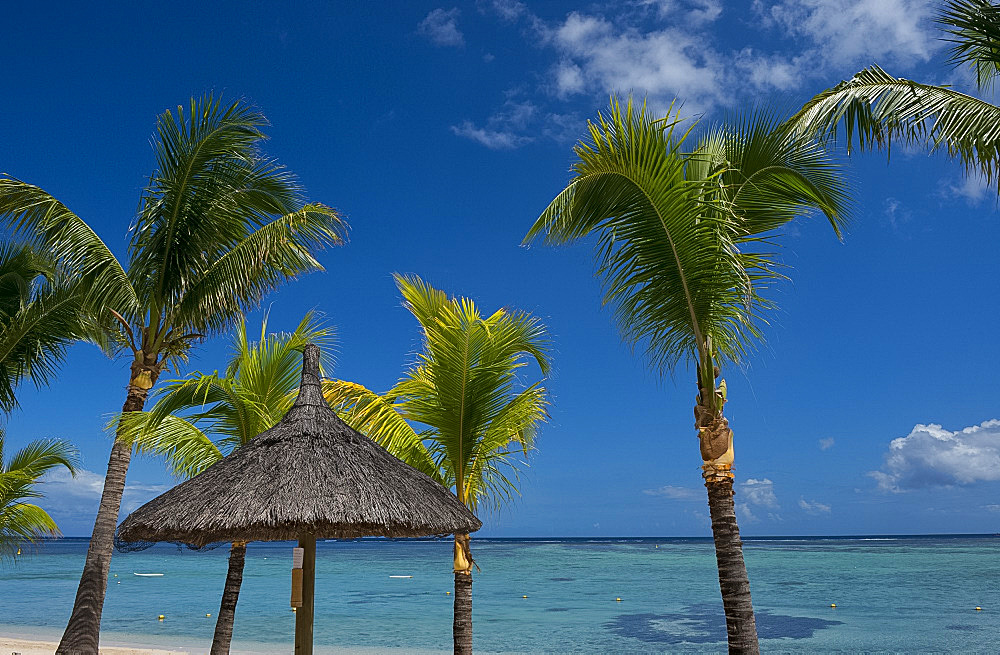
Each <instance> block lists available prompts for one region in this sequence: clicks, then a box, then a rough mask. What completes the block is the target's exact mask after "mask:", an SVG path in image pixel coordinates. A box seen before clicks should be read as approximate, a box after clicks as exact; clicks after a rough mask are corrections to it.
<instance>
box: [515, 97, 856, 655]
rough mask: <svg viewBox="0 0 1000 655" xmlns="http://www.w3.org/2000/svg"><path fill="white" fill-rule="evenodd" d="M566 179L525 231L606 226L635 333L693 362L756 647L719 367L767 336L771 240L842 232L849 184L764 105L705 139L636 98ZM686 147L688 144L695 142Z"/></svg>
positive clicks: (735, 590) (625, 324) (725, 526)
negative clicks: (821, 220)
mask: <svg viewBox="0 0 1000 655" xmlns="http://www.w3.org/2000/svg"><path fill="white" fill-rule="evenodd" d="M589 131H590V139H589V140H588V141H581V142H580V143H579V144H578V145H577V146H576V148H575V150H574V151H575V153H576V156H577V161H576V162H575V163H574V165H573V173H574V175H573V177H572V179H571V181H570V182H569V184H568V185H567V187H566V188H565V189H564V190H563V191H562V192H561V193H559V195H557V196H556V197H555V199H554V200H553V201H552V202H551V204H549V206H548V207H547V208H546V209H545V211H544V212H542V214H541V216H540V217H539V218H538V220H537V221H536V222H535V224H534V225H533V226H532V227H531V230H530V231H529V232H528V234H527V236H526V237H525V243H530V242H532V241H534V240H536V239H539V238H542V239H544V242H545V243H548V244H563V243H568V242H573V241H576V240H578V239H580V238H583V237H585V236H588V235H591V234H593V235H596V237H597V244H596V257H597V273H598V275H600V276H601V277H602V278H603V282H604V302H605V303H606V304H610V305H612V307H613V308H614V311H615V314H616V318H617V322H618V326H619V329H620V330H621V333H622V335H623V337H624V339H625V340H626V341H628V342H630V343H631V344H634V345H637V346H640V347H642V348H644V350H645V354H646V357H647V358H648V360H649V361H650V363H651V365H652V367H653V368H654V369H655V370H656V371H658V372H660V373H664V372H666V371H668V370H671V369H673V368H675V367H676V366H677V364H679V363H680V362H681V361H686V362H691V363H693V364H694V365H695V371H696V380H695V381H696V383H697V389H698V394H697V396H696V402H695V407H694V413H695V427H696V429H697V432H698V437H699V440H700V445H701V456H702V460H703V466H702V469H703V475H704V482H705V487H706V489H707V491H708V504H709V509H710V513H711V519H712V535H713V537H714V540H715V551H716V558H717V560H718V568H719V585H720V589H721V592H722V600H723V605H724V607H725V613H726V626H727V632H728V637H729V648H730V652H739V653H756V652H758V643H757V629H756V621H755V618H754V613H753V604H752V601H751V597H750V584H749V579H748V577H747V572H746V565H745V564H744V560H743V548H742V543H741V541H740V533H739V526H738V525H737V523H736V514H735V511H734V505H733V471H732V468H733V432H732V430H731V429H730V428H729V424H728V421H727V419H726V418H725V417H724V416H723V406H724V405H725V403H726V400H727V396H726V383H725V380H721V379H719V380H718V382H717V379H718V378H719V374H720V370H721V368H722V366H723V365H724V364H725V363H727V362H729V363H733V362H737V361H739V360H741V359H742V358H744V357H745V355H746V354H747V352H748V349H749V348H750V347H751V346H752V345H753V344H754V342H756V341H757V340H758V339H759V338H760V337H761V327H762V324H763V323H764V318H765V314H766V312H767V311H768V310H769V309H771V308H772V306H773V305H772V303H771V302H770V301H768V300H767V299H766V298H764V297H763V296H762V295H761V291H762V290H763V289H764V288H766V286H767V285H768V284H770V283H772V282H773V281H775V280H777V279H778V278H780V277H781V276H780V275H779V274H778V272H777V270H776V267H777V262H776V261H775V259H774V257H773V255H771V254H769V253H768V252H766V251H764V250H762V247H766V246H767V245H768V244H769V243H770V242H771V240H772V238H773V237H774V236H776V235H777V234H778V231H779V229H780V228H781V227H782V226H783V225H784V224H786V223H787V222H788V221H790V220H792V219H793V218H795V217H796V216H798V215H800V214H802V213H804V212H806V211H809V210H819V211H820V212H822V213H823V214H825V215H826V217H827V218H828V219H829V221H830V223H831V225H832V226H833V228H834V230H835V231H836V232H837V234H838V235H839V234H840V227H841V225H842V222H843V220H844V206H845V202H846V195H845V186H844V181H843V179H842V178H841V177H840V175H839V173H838V171H837V169H836V167H835V166H834V165H833V164H832V163H831V161H830V160H829V159H828V158H827V157H826V156H825V154H824V152H823V150H822V149H821V148H820V147H818V146H817V145H816V144H815V143H813V142H811V141H809V140H807V139H803V138H801V137H797V136H795V135H794V134H792V133H790V132H789V131H787V130H785V129H783V128H781V127H779V126H778V123H777V121H775V120H774V119H773V118H770V117H769V116H767V115H766V114H757V115H751V116H749V117H747V118H745V119H743V120H741V121H738V122H736V123H734V124H730V125H722V126H719V127H716V128H713V129H710V130H708V131H707V132H706V133H705V134H704V136H703V137H702V138H701V140H700V141H699V143H698V145H697V146H696V147H694V148H692V147H691V146H688V145H687V144H686V141H685V139H686V137H688V136H689V133H690V131H688V132H685V133H681V130H680V129H679V128H678V120H676V119H675V118H674V119H671V118H670V117H669V116H668V118H665V119H661V120H654V119H653V118H652V117H651V116H650V115H649V114H648V113H647V112H646V108H645V106H644V105H643V106H642V107H634V106H633V104H632V102H631V100H630V101H629V102H628V104H627V106H626V107H625V109H624V111H622V108H621V107H620V105H619V104H618V102H617V101H614V100H613V101H612V104H611V108H610V110H609V111H608V112H607V113H606V114H602V115H600V117H599V120H598V122H597V123H596V124H594V123H590V124H589ZM685 147H687V149H688V150H689V151H687V152H686V151H685Z"/></svg>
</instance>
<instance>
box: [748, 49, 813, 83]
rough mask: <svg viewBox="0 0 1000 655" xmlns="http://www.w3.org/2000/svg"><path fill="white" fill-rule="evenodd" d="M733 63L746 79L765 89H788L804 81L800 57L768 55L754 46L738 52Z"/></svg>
mask: <svg viewBox="0 0 1000 655" xmlns="http://www.w3.org/2000/svg"><path fill="white" fill-rule="evenodd" d="M733 64H734V65H735V66H736V70H738V71H739V72H740V73H741V75H742V76H743V79H744V80H746V81H748V82H750V83H751V84H752V85H753V86H754V87H756V88H758V89H761V90H763V91H766V90H768V89H774V90H777V91H787V90H788V89H794V88H795V87H797V86H798V85H799V84H801V82H802V78H801V72H800V70H799V66H800V64H801V60H800V59H799V58H795V57H788V56H786V55H767V54H762V53H760V52H757V51H755V50H754V49H753V48H744V49H743V50H741V51H740V52H738V53H736V55H735V57H734V58H733Z"/></svg>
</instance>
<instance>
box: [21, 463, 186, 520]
mask: <svg viewBox="0 0 1000 655" xmlns="http://www.w3.org/2000/svg"><path fill="white" fill-rule="evenodd" d="M168 488H169V487H168V486H167V485H162V484H145V483H141V482H130V483H127V484H126V485H125V492H124V493H123V494H122V506H121V509H122V514H123V515H124V514H127V513H129V512H131V511H132V510H134V509H136V508H138V507H139V506H141V505H143V504H144V503H146V502H147V501H149V500H151V499H152V498H153V497H155V496H158V495H160V494H161V493H163V492H164V491H166V490H167V489H168ZM41 489H42V492H43V493H44V494H45V497H44V498H43V499H42V500H41V501H39V504H40V505H42V506H43V507H45V508H46V509H47V510H48V511H49V513H51V514H52V515H53V516H55V517H57V518H58V517H60V516H73V517H74V518H76V517H78V516H79V515H90V516H93V515H95V514H97V507H98V505H99V504H100V501H101V493H102V492H103V491H104V476H103V475H101V474H100V473H95V472H94V471H88V470H87V469H78V470H77V472H76V477H73V476H72V475H70V473H69V471H67V470H66V469H64V468H58V469H55V470H53V471H51V472H50V473H47V474H46V475H45V476H44V477H42V479H41Z"/></svg>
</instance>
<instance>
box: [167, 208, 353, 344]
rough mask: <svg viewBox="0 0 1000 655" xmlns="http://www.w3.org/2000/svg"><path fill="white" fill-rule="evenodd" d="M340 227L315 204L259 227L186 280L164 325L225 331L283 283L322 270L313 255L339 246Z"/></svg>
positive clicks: (333, 216)
mask: <svg viewBox="0 0 1000 655" xmlns="http://www.w3.org/2000/svg"><path fill="white" fill-rule="evenodd" d="M345 227H346V226H345V223H344V222H343V221H342V220H341V218H340V215H339V214H338V213H337V212H336V211H335V210H333V209H331V208H329V207H326V206H324V205H321V204H318V203H314V204H310V205H306V206H305V207H303V208H302V209H300V210H298V211H295V212H292V213H289V214H286V215H284V216H281V217H280V218H276V219H274V220H273V221H271V222H269V223H266V224H265V225H262V226H260V227H258V228H257V229H256V230H255V231H253V232H252V233H250V234H249V235H248V236H246V237H245V238H243V239H242V240H240V241H239V243H237V244H235V245H234V246H233V247H232V248H230V249H228V250H227V251H226V252H224V253H222V254H221V255H220V256H219V257H218V259H216V260H214V261H213V262H212V263H211V264H210V265H209V266H208V267H207V268H205V270H204V271H203V272H202V273H201V274H200V276H199V277H198V278H197V279H193V280H192V281H191V285H190V286H189V287H187V288H186V289H185V290H184V293H183V296H182V297H181V298H180V299H179V302H178V303H177V305H176V307H175V308H173V309H172V310H170V313H169V319H168V322H169V323H170V324H173V325H182V326H185V327H186V328H189V329H191V330H193V331H196V332H200V333H203V334H209V333H216V332H220V331H222V330H225V329H226V328H228V327H229V326H231V325H232V324H233V323H234V322H235V321H236V320H238V319H239V317H240V316H242V314H243V312H244V311H246V310H248V309H252V308H254V307H256V306H257V305H258V304H259V303H260V301H261V299H262V298H263V297H264V295H266V294H267V293H268V292H270V291H272V290H274V289H275V288H277V287H278V286H279V285H280V284H281V283H282V282H284V281H286V280H289V279H293V278H295V277H296V276H298V275H300V274H302V273H307V272H310V271H318V270H323V267H322V266H321V265H320V263H319V262H318V261H317V260H316V258H315V255H314V253H315V252H316V251H318V250H319V249H322V248H323V247H326V246H330V245H337V244H340V243H342V242H343V235H344V231H345Z"/></svg>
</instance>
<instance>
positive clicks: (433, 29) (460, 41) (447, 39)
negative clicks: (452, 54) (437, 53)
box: [417, 7, 465, 47]
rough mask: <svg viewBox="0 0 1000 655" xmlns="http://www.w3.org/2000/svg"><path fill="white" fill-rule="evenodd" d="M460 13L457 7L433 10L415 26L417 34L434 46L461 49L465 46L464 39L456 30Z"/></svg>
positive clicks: (459, 31)
mask: <svg viewBox="0 0 1000 655" xmlns="http://www.w3.org/2000/svg"><path fill="white" fill-rule="evenodd" d="M460 13H461V12H460V11H459V10H458V7H455V8H453V9H441V8H438V9H434V10H432V11H431V12H430V13H429V14H427V17H426V18H424V19H423V20H422V21H420V23H419V24H417V34H419V35H421V36H425V37H427V38H428V39H430V41H431V42H432V43H434V44H435V45H439V46H454V47H461V46H463V45H465V37H464V36H463V35H462V31H461V30H459V29H458V15H459V14H460Z"/></svg>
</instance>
